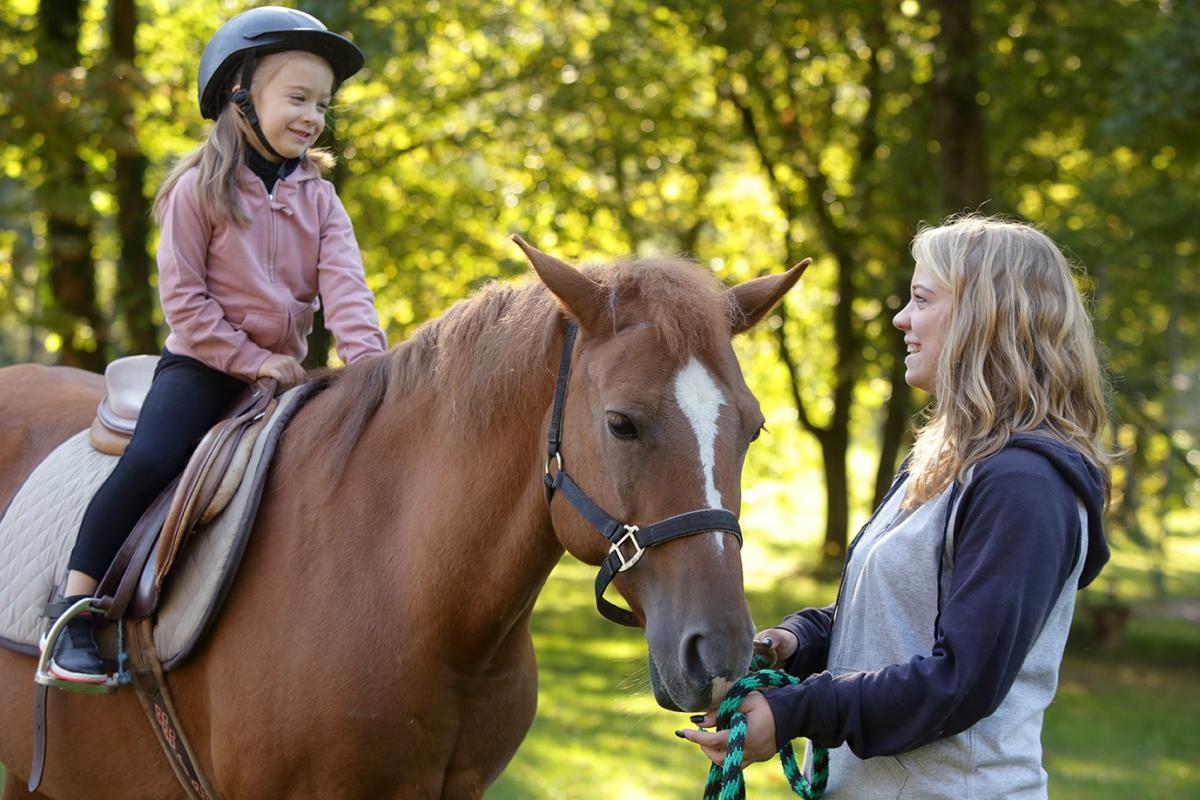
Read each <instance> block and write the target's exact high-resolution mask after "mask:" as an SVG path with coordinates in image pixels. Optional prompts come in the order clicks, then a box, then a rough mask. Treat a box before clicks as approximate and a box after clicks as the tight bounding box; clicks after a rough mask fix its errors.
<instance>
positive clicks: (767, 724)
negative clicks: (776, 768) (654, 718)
mask: <svg viewBox="0 0 1200 800" xmlns="http://www.w3.org/2000/svg"><path fill="white" fill-rule="evenodd" d="M738 710H739V711H741V712H742V713H744V714H745V715H746V745H745V747H744V748H743V749H744V751H745V756H744V757H743V759H742V763H743V764H745V765H750V764H753V763H755V762H756V761H767V760H769V759H770V758H771V756H773V755H775V715H774V714H772V713H771V706H770V704H769V703H767V698H765V697H763V696H762V693H761V692H751V693H750V694H748V695H746V697H745V698H744V699H743V700H742V704H741V705H740V706H738ZM692 722H695V723H696V724H697V725H699V726H700V727H702V728H711V727H712V726H713V725H716V724H717V712H715V711H710V712H708V713H707V714H705V715H704V717H703V718H701V717H699V716H696V717H692ZM675 735H676V736H678V737H679V738H680V739H687V740H688V741H689V742H692V743H693V744H698V745H700V749H701V750H703V751H704V755H706V756H708V758H709V760H710V761H712V762H713V763H714V764H717V765H720V764H723V763H725V752H726V750H727V749H728V747H729V731H713V732H711V733H710V732H709V731H696V730H691V729H690V728H689V729H686V730H682V731H675Z"/></svg>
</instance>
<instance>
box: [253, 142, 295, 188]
mask: <svg viewBox="0 0 1200 800" xmlns="http://www.w3.org/2000/svg"><path fill="white" fill-rule="evenodd" d="M246 166H248V167H249V168H250V171H251V172H253V173H254V174H255V175H257V176H258V177H260V178H262V182H263V185H264V186H266V187H267V194H270V193H271V192H272V191H274V189H275V181H277V180H279V179H280V178H286V177H287V176H288V175H291V174H292V172H294V171H295V169H296V167H298V166H300V159H299V158H289V159H285V160H284V161H280V162H279V163H275V162H274V161H271V160H270V159H268V158H267V157H266V156H264V155H263V154H262V153H260V152H258V151H257V150H255V149H254V148H253V147H250V146H249V145H247V146H246Z"/></svg>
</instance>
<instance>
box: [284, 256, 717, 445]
mask: <svg viewBox="0 0 1200 800" xmlns="http://www.w3.org/2000/svg"><path fill="white" fill-rule="evenodd" d="M583 272H584V273H585V274H586V275H588V276H589V277H590V278H592V279H593V280H595V281H596V282H598V283H599V284H600V285H601V286H603V287H604V288H605V289H606V290H607V296H608V312H609V313H608V320H607V324H612V326H613V330H614V333H615V332H616V330H618V329H619V328H621V327H623V325H625V324H627V323H628V320H627V319H625V318H624V309H625V308H627V307H628V306H627V301H628V300H631V299H634V298H637V299H638V300H639V301H640V302H639V303H638V305H637V308H638V311H639V314H642V315H645V316H646V317H647V318H648V320H649V322H651V323H652V325H653V326H654V330H655V333H656V334H657V336H658V340H659V342H660V344H661V345H662V347H663V348H664V349H665V350H666V352H667V353H668V355H669V356H670V357H671V358H676V359H679V358H682V357H683V356H685V355H686V354H688V353H690V352H694V351H697V350H709V349H711V348H712V347H713V346H714V345H715V344H716V343H717V342H718V341H719V340H720V339H721V338H722V337H725V338H727V337H728V336H729V326H730V320H731V319H732V316H733V315H734V314H735V313H737V312H736V310H735V307H734V306H733V305H732V303H731V302H730V300H729V299H728V296H727V295H726V294H725V293H724V292H723V291H722V289H723V287H722V285H721V284H720V282H719V281H717V280H716V279H715V278H714V277H713V276H712V275H710V274H709V273H708V272H706V271H703V270H701V269H699V268H697V267H696V265H695V264H694V263H693V262H691V261H688V260H685V259H682V258H652V259H628V260H623V261H618V262H615V263H612V264H607V265H588V266H585V267H584V268H583ZM563 318H564V314H563V312H562V310H561V308H560V306H559V304H558V302H557V300H556V299H555V298H554V296H553V295H552V294H551V293H550V291H549V290H548V289H547V288H546V287H545V285H543V284H542V283H541V282H538V281H530V282H527V283H524V284H521V285H514V284H507V283H500V282H493V283H490V284H487V285H486V286H484V287H483V288H482V289H481V290H479V291H478V292H477V293H475V294H474V295H472V296H471V297H469V298H467V299H465V300H462V301H459V302H458V303H456V304H455V305H454V306H452V307H451V308H450V310H449V311H447V312H446V313H445V314H443V315H442V316H440V317H437V318H435V319H433V320H430V321H429V322H427V323H425V324H424V325H422V326H420V327H419V328H418V329H417V330H416V332H415V333H414V334H413V335H412V337H411V338H410V339H408V341H406V342H403V343H401V344H398V345H396V346H395V347H393V348H392V349H391V350H389V351H388V352H386V353H384V354H381V355H378V356H370V357H367V358H364V359H361V360H360V361H358V362H357V363H355V364H352V365H350V366H347V367H345V368H343V369H335V370H326V371H323V372H321V373H317V374H316V375H315V377H314V380H317V381H319V382H320V384H321V390H322V391H323V392H324V393H326V394H329V395H332V396H331V397H330V398H329V399H330V400H331V401H332V408H331V409H330V411H329V415H328V416H327V417H326V418H324V419H322V424H321V425H319V426H305V427H306V433H305V434H301V437H302V438H311V439H312V441H311V442H304V441H298V442H296V443H297V444H298V445H299V446H300V448H301V452H306V451H307V446H309V445H311V446H321V447H324V448H326V449H327V451H328V450H329V449H332V450H333V452H331V455H332V456H333V459H334V460H333V462H332V463H341V462H342V461H343V460H344V459H345V458H346V457H348V456H349V453H350V450H351V449H353V447H354V444H355V443H356V442H357V441H358V439H359V437H360V436H361V435H362V432H363V430H364V429H365V428H366V426H367V424H368V423H369V422H370V420H371V418H372V417H373V416H374V414H375V412H376V411H377V410H378V409H379V407H380V406H381V405H382V404H383V403H384V402H385V400H386V399H388V396H389V395H391V396H393V397H395V398H399V397H401V396H402V395H403V394H405V393H407V392H409V391H412V390H414V389H416V388H421V387H427V386H429V385H430V383H431V382H432V388H433V390H434V391H436V392H438V393H439V394H441V395H442V396H443V397H445V398H446V402H449V403H451V404H452V408H451V410H452V412H453V414H454V415H455V418H456V419H457V420H459V421H460V422H461V425H460V429H461V430H464V431H468V432H471V433H474V434H478V433H479V432H480V431H486V430H487V429H488V427H489V426H490V425H492V424H493V423H494V421H495V419H496V416H497V414H500V413H509V412H511V413H517V412H526V411H527V410H528V409H524V408H521V407H520V404H519V403H518V402H511V401H512V400H519V399H521V398H526V397H529V396H530V394H531V392H532V391H533V390H534V389H535V388H536V386H535V385H534V384H536V385H541V384H543V383H545V382H546V381H547V380H553V378H554V374H553V372H552V371H550V372H547V371H546V368H545V367H544V366H543V365H545V364H547V363H554V364H557V359H553V360H550V359H548V358H547V357H546V355H547V354H548V353H549V350H550V348H551V347H552V346H553V344H554V341H555V337H556V335H557V333H558V331H559V330H561V328H562V320H563ZM539 399H540V400H543V401H544V402H545V403H549V402H550V399H551V398H550V396H546V397H544V398H539ZM331 442H332V443H335V444H333V445H332V448H331V447H330V444H329V443H331Z"/></svg>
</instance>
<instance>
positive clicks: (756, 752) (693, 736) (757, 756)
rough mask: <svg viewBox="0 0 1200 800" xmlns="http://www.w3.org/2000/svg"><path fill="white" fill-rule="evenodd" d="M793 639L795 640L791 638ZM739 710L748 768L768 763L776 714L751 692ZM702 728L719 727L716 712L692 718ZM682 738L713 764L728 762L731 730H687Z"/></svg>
mask: <svg viewBox="0 0 1200 800" xmlns="http://www.w3.org/2000/svg"><path fill="white" fill-rule="evenodd" d="M792 638H793V639H794V638H795V637H792ZM738 710H739V711H741V712H742V713H744V714H745V715H746V745H745V747H744V748H743V750H744V751H745V756H744V758H743V760H742V763H743V764H746V765H749V764H753V763H755V762H756V761H767V760H769V759H770V758H771V756H773V755H775V715H774V714H772V713H771V706H770V704H769V703H767V698H765V697H763V696H762V693H761V692H751V693H750V694H748V695H746V697H745V698H744V699H743V700H742V704H741V705H740V706H738ZM692 722H695V723H696V724H697V725H699V726H700V727H702V728H711V727H712V726H713V725H716V724H717V712H715V711H710V712H708V713H707V714H705V715H704V716H703V717H701V716H695V717H692ZM675 735H676V736H678V737H679V738H680V739H687V740H688V741H689V742H692V743H693V744H698V745H700V749H701V750H703V751H704V755H706V756H708V758H709V760H710V761H712V762H713V763H714V764H718V765H719V764H723V763H725V751H726V749H727V748H728V747H729V731H713V732H709V731H696V730H691V729H686V730H682V731H675Z"/></svg>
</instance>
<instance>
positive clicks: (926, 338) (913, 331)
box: [892, 264, 951, 392]
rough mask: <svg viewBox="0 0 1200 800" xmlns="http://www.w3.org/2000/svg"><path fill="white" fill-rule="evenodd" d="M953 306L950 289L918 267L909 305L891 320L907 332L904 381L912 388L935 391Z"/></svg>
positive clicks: (914, 273)
mask: <svg viewBox="0 0 1200 800" xmlns="http://www.w3.org/2000/svg"><path fill="white" fill-rule="evenodd" d="M950 307H951V298H950V292H949V290H948V289H946V288H945V287H942V286H938V285H937V284H936V283H934V282H933V280H932V279H931V278H930V277H929V274H928V273H926V272H925V270H923V269H922V268H921V265H920V264H918V265H917V268H916V269H915V270H913V277H912V289H911V292H910V294H909V299H908V305H906V306H905V307H904V308H902V309H900V312H899V313H898V314H896V316H895V317H893V318H892V324H893V325H895V326H896V327H897V328H899V329H900V330H901V331H903V332H904V343H905V344H906V345H907V347H908V356H907V357H906V358H905V359H904V365H905V367H906V369H905V372H904V381H905V382H906V383H907V384H908V385H909V386H912V387H915V388H917V389H924V390H925V391H927V392H932V391H933V389H934V386H935V385H936V383H937V365H938V359H939V358H940V357H941V354H942V343H943V339H944V336H945V333H946V326H947V325H948V324H949V322H950Z"/></svg>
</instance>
